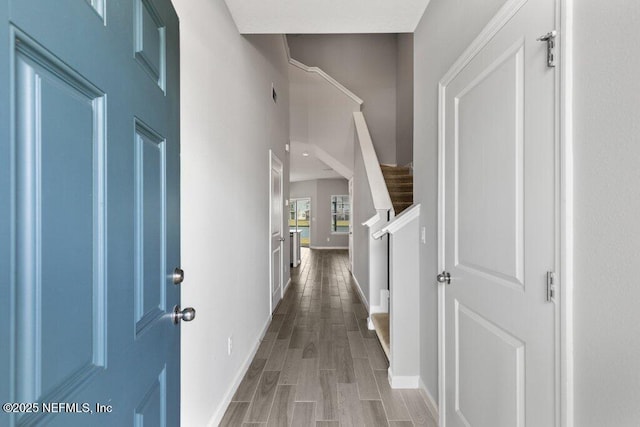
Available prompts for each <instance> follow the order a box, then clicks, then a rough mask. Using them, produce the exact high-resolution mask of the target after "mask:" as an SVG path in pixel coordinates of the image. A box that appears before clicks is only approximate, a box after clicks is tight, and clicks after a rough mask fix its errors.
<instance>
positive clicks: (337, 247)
mask: <svg viewBox="0 0 640 427" xmlns="http://www.w3.org/2000/svg"><path fill="white" fill-rule="evenodd" d="M309 247H310V248H311V249H319V250H330V249H349V246H309Z"/></svg>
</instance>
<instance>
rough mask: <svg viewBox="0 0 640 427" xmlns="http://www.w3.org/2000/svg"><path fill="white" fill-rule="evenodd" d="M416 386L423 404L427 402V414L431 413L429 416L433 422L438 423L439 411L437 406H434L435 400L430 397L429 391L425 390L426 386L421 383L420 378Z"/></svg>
mask: <svg viewBox="0 0 640 427" xmlns="http://www.w3.org/2000/svg"><path fill="white" fill-rule="evenodd" d="M418 385H419V387H420V394H421V395H422V398H423V399H424V400H425V402H427V409H429V412H431V416H432V417H433V419H434V420H436V423H439V422H440V410H439V409H438V405H437V404H436V401H435V399H434V398H433V396H431V393H429V390H427V386H426V385H425V384H424V382H423V381H422V378H420V382H419V383H418Z"/></svg>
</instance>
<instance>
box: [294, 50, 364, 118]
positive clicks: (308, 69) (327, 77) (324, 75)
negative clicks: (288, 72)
mask: <svg viewBox="0 0 640 427" xmlns="http://www.w3.org/2000/svg"><path fill="white" fill-rule="evenodd" d="M289 64H291V65H293V66H294V67H297V68H300V69H301V70H302V71H306V72H307V73H316V74H318V75H319V76H320V77H322V78H323V79H325V80H326V81H327V82H328V83H329V84H332V85H333V86H335V87H336V88H337V89H338V90H339V91H341V92H342V93H344V94H345V95H347V96H348V97H349V98H351V99H352V100H353V101H355V102H356V103H357V104H360V108H362V104H364V101H363V100H362V99H360V98H358V96H357V95H356V94H354V93H353V92H351V91H350V90H349V89H347V88H346V87H344V86H343V85H341V84H340V83H339V82H338V81H337V80H335V79H334V78H333V77H331V76H330V75H329V74H327V73H325V72H324V71H322V69H321V68H318V67H309V66H307V65H304V64H303V63H302V62H300V61H296V60H295V59H293V58H290V59H289Z"/></svg>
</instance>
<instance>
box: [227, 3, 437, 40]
mask: <svg viewBox="0 0 640 427" xmlns="http://www.w3.org/2000/svg"><path fill="white" fill-rule="evenodd" d="M225 2H226V3H227V6H228V8H229V11H230V12H231V15H232V16H233V19H234V21H235V23H236V26H237V27H238V30H239V31H240V33H242V34H265V33H266V34H312V33H320V34H322V33H327V34H329V33H412V32H413V31H414V30H415V28H416V26H417V25H418V22H420V19H421V18H422V14H423V13H424V11H425V9H426V7H427V4H428V3H429V0H225Z"/></svg>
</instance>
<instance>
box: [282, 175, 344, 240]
mask: <svg viewBox="0 0 640 427" xmlns="http://www.w3.org/2000/svg"><path fill="white" fill-rule="evenodd" d="M348 194H349V182H348V181H347V180H346V179H342V178H338V179H316V180H313V181H299V182H292V183H291V187H290V189H289V198H290V199H298V198H306V197H309V198H311V242H310V246H311V247H312V248H323V247H341V248H347V247H349V235H348V234H331V196H340V195H348Z"/></svg>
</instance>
